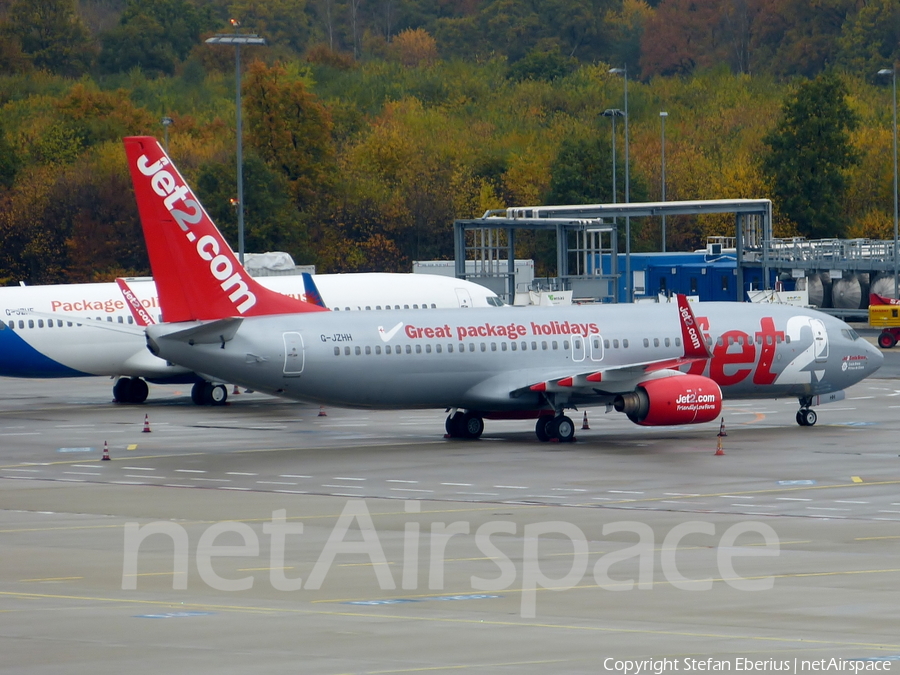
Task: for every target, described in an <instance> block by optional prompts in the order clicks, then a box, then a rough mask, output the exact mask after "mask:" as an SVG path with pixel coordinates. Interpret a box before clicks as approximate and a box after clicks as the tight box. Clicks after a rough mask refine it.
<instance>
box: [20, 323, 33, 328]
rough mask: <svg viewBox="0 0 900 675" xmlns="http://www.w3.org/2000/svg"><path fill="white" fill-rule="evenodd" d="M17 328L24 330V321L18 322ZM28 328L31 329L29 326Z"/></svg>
mask: <svg viewBox="0 0 900 675" xmlns="http://www.w3.org/2000/svg"><path fill="white" fill-rule="evenodd" d="M19 328H25V322H24V321H19ZM29 328H31V326H29Z"/></svg>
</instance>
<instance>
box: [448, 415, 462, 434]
mask: <svg viewBox="0 0 900 675" xmlns="http://www.w3.org/2000/svg"><path fill="white" fill-rule="evenodd" d="M462 417H463V414H462V413H461V412H457V413H453V414H452V415H447V421H446V422H444V429H445V430H446V431H447V435H448V436H449V437H450V438H462V435H463V434H462Z"/></svg>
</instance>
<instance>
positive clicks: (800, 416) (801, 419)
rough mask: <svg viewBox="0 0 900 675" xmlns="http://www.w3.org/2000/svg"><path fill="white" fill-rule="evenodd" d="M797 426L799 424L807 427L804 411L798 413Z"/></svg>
mask: <svg viewBox="0 0 900 675" xmlns="http://www.w3.org/2000/svg"><path fill="white" fill-rule="evenodd" d="M797 424H799V425H800V426H801V427H805V426H806V417H805V416H804V415H803V411H802V410H798V411H797Z"/></svg>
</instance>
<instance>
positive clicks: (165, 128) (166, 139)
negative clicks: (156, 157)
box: [159, 116, 174, 155]
mask: <svg viewBox="0 0 900 675" xmlns="http://www.w3.org/2000/svg"><path fill="white" fill-rule="evenodd" d="M173 122H174V121H173V120H172V118H171V117H168V116H167V117H163V118H162V119H161V120H160V121H159V123H160V124H162V125H163V145H164V146H165V148H166V154H167V155H168V154H169V127H170V126H172V124H173Z"/></svg>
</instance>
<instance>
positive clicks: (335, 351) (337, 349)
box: [334, 347, 341, 356]
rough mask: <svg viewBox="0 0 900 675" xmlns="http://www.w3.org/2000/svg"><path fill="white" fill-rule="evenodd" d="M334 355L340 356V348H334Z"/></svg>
mask: <svg viewBox="0 0 900 675" xmlns="http://www.w3.org/2000/svg"><path fill="white" fill-rule="evenodd" d="M334 355H335V356H340V355H341V348H340V347H335V348H334Z"/></svg>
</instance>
